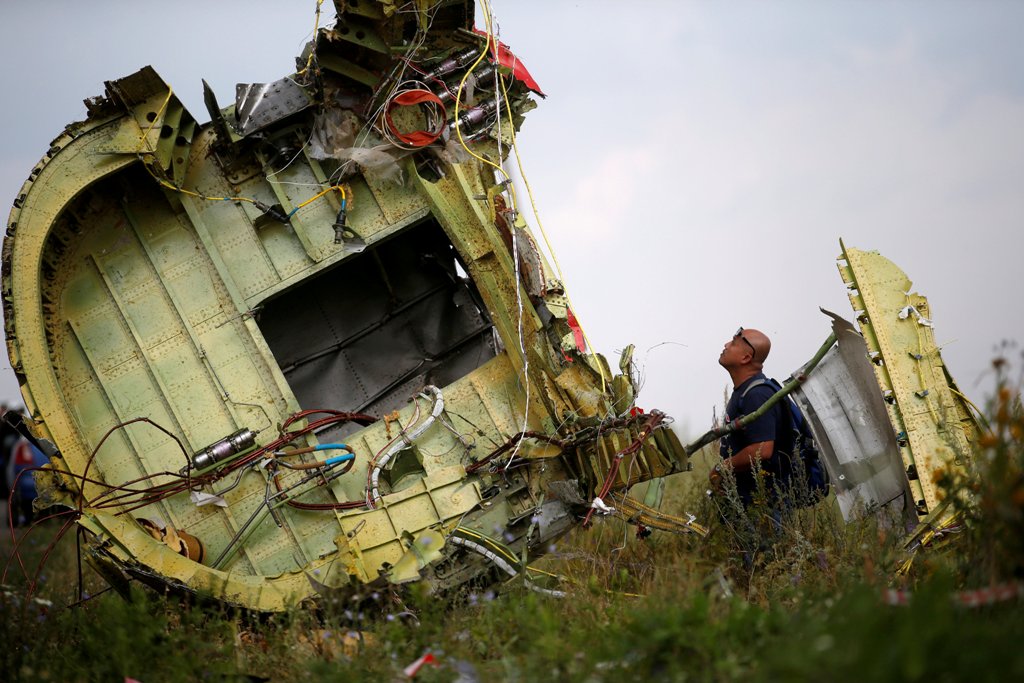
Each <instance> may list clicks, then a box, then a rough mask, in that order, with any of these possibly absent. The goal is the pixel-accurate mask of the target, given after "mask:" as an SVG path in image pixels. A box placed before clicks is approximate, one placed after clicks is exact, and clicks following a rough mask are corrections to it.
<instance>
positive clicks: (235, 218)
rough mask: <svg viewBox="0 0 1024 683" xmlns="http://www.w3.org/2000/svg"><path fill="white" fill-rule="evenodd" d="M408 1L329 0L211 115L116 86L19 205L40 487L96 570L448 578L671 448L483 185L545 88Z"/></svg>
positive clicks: (660, 468)
mask: <svg viewBox="0 0 1024 683" xmlns="http://www.w3.org/2000/svg"><path fill="white" fill-rule="evenodd" d="M416 7H417V9H416V10H415V11H412V10H409V11H405V10H403V11H402V12H396V6H395V5H394V4H393V3H392V2H390V1H389V0H379V1H378V2H362V3H359V4H358V5H357V4H356V3H346V2H341V1H340V0H339V1H338V2H336V9H337V14H338V20H337V23H336V24H335V25H334V26H332V27H328V28H322V29H318V30H317V31H316V32H315V34H314V40H313V42H312V43H310V45H308V46H307V48H306V51H305V52H304V54H303V55H302V56H300V58H299V59H298V60H297V62H298V64H299V66H300V67H301V68H299V69H298V71H296V72H295V73H294V74H292V75H290V76H288V77H286V78H284V79H281V80H278V81H275V82H272V83H269V84H265V85H259V84H256V85H244V84H243V85H240V86H239V88H238V92H237V100H236V103H235V104H234V105H233V106H229V107H226V108H221V107H220V106H219V105H218V104H217V101H216V97H215V96H214V93H213V92H212V91H211V90H210V89H209V87H207V88H206V92H205V101H206V104H207V107H208V109H209V114H210V118H211V120H210V122H209V123H206V124H200V123H198V122H197V121H196V119H195V118H194V117H193V116H192V115H191V114H190V113H189V112H188V111H187V110H186V109H185V108H184V106H183V105H182V104H181V102H180V101H179V100H178V99H177V97H176V96H175V95H174V92H173V91H172V90H171V88H170V87H169V86H167V85H166V84H165V83H164V82H163V81H162V80H161V79H160V77H159V76H158V75H157V74H156V73H155V72H154V71H153V69H151V68H149V67H146V68H144V69H142V70H140V71H138V72H137V73H135V74H132V75H131V76H128V77H126V78H121V79H118V80H114V81H110V82H108V83H107V84H106V93H105V95H104V96H103V97H99V98H95V99H92V100H89V101H87V102H86V105H87V111H88V117H87V119H86V120H85V121H82V122H78V123H73V124H70V125H69V126H68V127H67V128H66V130H65V131H64V132H63V133H62V134H61V135H60V136H59V137H58V138H57V139H56V140H54V142H53V143H52V144H51V147H50V149H49V151H48V152H47V154H46V156H45V157H44V158H43V159H42V161H40V162H39V164H38V165H37V166H36V167H35V168H34V169H33V171H32V173H31V175H30V177H29V180H28V182H26V183H25V185H24V187H23V188H22V190H21V192H20V194H19V196H18V198H17V200H16V201H15V205H14V208H13V210H12V212H11V215H10V220H9V224H8V229H7V236H6V238H5V240H4V247H3V277H2V293H3V305H4V313H5V323H6V333H7V348H8V353H9V355H10V358H11V365H12V367H13V368H14V370H15V372H16V374H17V376H18V379H19V381H20V383H21V389H22V395H23V397H24V400H25V403H26V406H27V409H28V411H29V413H30V415H31V420H32V425H31V426H32V430H33V431H34V433H35V434H36V435H37V436H38V437H39V439H40V440H41V441H42V442H43V446H44V447H45V448H47V450H48V453H49V454H50V456H51V460H52V463H53V467H52V470H51V471H50V472H49V473H48V475H47V476H46V477H40V478H37V479H38V480H39V488H40V489H41V490H42V495H43V497H44V498H45V500H46V501H47V503H48V504H54V503H62V504H64V505H66V506H68V507H69V508H71V509H72V510H74V514H75V515H76V516H77V518H78V523H79V524H80V525H81V526H82V527H83V528H84V529H86V530H88V531H89V532H91V539H92V540H91V542H90V543H89V556H90V557H91V561H92V562H93V563H94V565H95V566H96V567H97V568H98V569H99V570H100V571H101V572H102V573H103V575H104V576H107V577H109V578H110V579H111V581H113V582H115V583H117V582H118V581H119V580H120V579H122V578H124V577H133V578H137V579H140V580H143V581H145V582H148V583H151V584H155V585H158V586H163V587H172V588H176V589H180V590H181V591H184V592H188V593H195V594H198V595H202V596H206V597H210V598H213V599H216V600H220V601H223V602H226V603H230V604H233V605H238V606H241V607H244V608H248V609H253V610H260V611H277V610H284V609H288V608H290V607H292V606H294V605H296V604H299V603H301V602H303V601H304V600H307V599H311V598H314V599H315V598H316V597H317V595H318V594H322V593H323V592H324V591H344V590H348V589H349V588H352V587H359V586H365V585H368V584H373V585H388V584H391V585H395V584H401V583H405V582H409V581H417V580H424V581H427V582H428V583H429V584H430V585H431V586H432V587H433V588H434V589H435V590H437V591H438V592H440V593H447V592H451V591H455V590H457V589H458V588H459V587H461V586H465V585H467V584H469V583H471V582H472V583H474V584H483V583H489V582H495V581H500V580H504V579H506V578H508V576H509V572H508V569H507V568H506V566H505V565H507V567H508V568H512V569H513V571H515V572H516V574H517V575H518V574H520V573H522V567H523V566H525V562H526V559H527V558H531V557H536V556H537V555H539V554H542V553H543V552H544V551H545V550H546V549H547V548H548V546H549V544H550V543H551V541H552V540H554V539H555V538H557V537H559V536H560V535H562V534H564V533H566V532H567V531H568V530H569V529H570V528H572V527H573V526H575V525H577V524H578V523H579V522H580V520H581V518H582V517H583V516H584V515H585V514H588V511H589V510H590V509H592V508H591V501H593V500H594V499H595V498H600V497H601V496H618V495H621V494H623V493H624V492H625V491H626V490H628V488H629V487H630V486H631V485H633V484H634V483H637V482H641V481H646V480H650V479H652V478H655V477H661V476H665V475H667V474H670V473H673V472H678V471H681V470H684V469H686V466H687V459H686V455H685V453H684V451H683V449H682V447H681V445H680V444H679V442H678V440H677V439H676V437H675V435H674V434H673V432H672V431H671V430H670V429H667V428H666V427H667V424H668V420H667V418H666V416H664V415H663V414H661V413H660V412H658V411H651V412H649V413H646V414H645V413H643V412H642V411H639V410H638V409H636V408H635V405H634V400H635V395H636V384H635V382H634V380H633V378H632V377H630V376H629V372H628V363H627V362H625V361H624V363H623V366H624V367H625V368H626V370H625V372H624V376H618V377H613V376H612V373H611V371H610V370H609V368H608V364H607V363H606V362H605V361H604V359H603V358H601V357H600V356H596V355H592V354H589V353H587V349H586V348H585V343H584V342H583V335H582V332H581V330H580V328H579V325H578V323H577V322H576V320H575V317H574V316H573V313H572V311H571V310H570V307H569V302H568V299H567V298H566V296H565V292H564V288H563V285H562V283H561V282H559V281H558V280H557V279H556V278H554V277H553V276H552V275H551V273H552V271H551V269H550V267H549V266H548V265H547V264H546V262H545V260H544V258H543V256H542V255H541V254H540V252H539V250H538V249H536V247H535V246H533V245H534V242H533V239H532V237H531V235H530V232H529V229H528V227H527V225H526V223H525V221H524V219H523V217H522V215H521V214H520V213H519V212H518V211H517V210H516V202H515V197H514V195H512V193H511V192H510V190H509V185H508V183H507V182H505V181H499V180H497V179H496V178H495V171H496V170H500V169H498V165H499V164H500V162H501V159H502V158H503V156H504V155H506V154H507V152H508V149H509V142H511V140H512V139H513V138H512V136H513V135H514V131H515V130H516V129H518V128H519V126H520V125H521V123H522V116H523V114H524V113H525V112H526V111H528V110H529V109H530V108H532V107H533V106H534V102H533V101H532V99H531V94H532V93H537V94H539V93H540V90H539V86H537V84H536V83H535V82H534V81H533V79H532V78H531V77H530V76H529V73H528V72H527V71H526V69H525V67H524V66H523V65H522V62H520V61H519V60H516V59H515V58H514V56H512V54H511V52H510V51H509V50H508V48H507V47H506V46H504V45H502V44H500V43H498V42H497V40H496V39H495V38H494V37H493V36H492V35H489V32H484V33H479V32H473V31H471V30H469V29H470V28H471V26H472V20H473V14H474V7H473V3H471V2H464V1H452V0H441V1H440V2H437V3H433V4H431V5H430V6H429V8H427V7H426V5H424V4H418V5H417V6H416ZM318 9H319V8H318ZM318 17H319V14H318ZM470 89H471V90H472V91H473V92H472V95H470V93H469V90H470ZM499 121H500V125H499ZM640 512H643V511H642V510H641V511H640ZM645 514H649V513H645ZM660 523H661V524H663V525H664V526H671V525H672V524H676V525H677V526H678V523H677V522H674V521H673V520H667V519H662V520H660ZM682 526H683V527H686V526H687V524H683V525H682ZM689 526H690V527H691V528H692V530H694V531H699V529H700V528H699V526H694V525H693V524H692V520H691V523H690V524H689ZM455 539H458V540H455ZM481 549H483V550H481ZM499 560H500V561H499Z"/></svg>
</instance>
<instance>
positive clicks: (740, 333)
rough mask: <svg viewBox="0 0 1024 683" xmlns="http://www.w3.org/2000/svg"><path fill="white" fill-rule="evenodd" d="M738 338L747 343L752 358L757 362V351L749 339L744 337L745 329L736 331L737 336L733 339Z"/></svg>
mask: <svg viewBox="0 0 1024 683" xmlns="http://www.w3.org/2000/svg"><path fill="white" fill-rule="evenodd" d="M736 337H739V338H740V339H742V340H743V341H744V342H745V343H746V345H747V346H749V347H750V357H751V358H752V359H753V360H757V349H755V348H754V345H753V344H751V343H750V340H749V339H747V338H746V337H744V336H743V328H742V327H741V328H739V329H738V330H736V334H734V335H733V338H734V339H735V338H736Z"/></svg>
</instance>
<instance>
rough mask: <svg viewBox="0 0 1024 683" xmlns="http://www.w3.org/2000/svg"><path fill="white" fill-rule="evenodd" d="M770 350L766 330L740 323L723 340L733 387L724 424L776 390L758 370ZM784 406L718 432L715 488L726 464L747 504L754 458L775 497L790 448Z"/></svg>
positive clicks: (786, 474) (723, 361)
mask: <svg viewBox="0 0 1024 683" xmlns="http://www.w3.org/2000/svg"><path fill="white" fill-rule="evenodd" d="M771 349H772V343H771V341H770V340H769V339H768V336H767V335H765V334H764V333H763V332H761V331H759V330H753V329H749V328H742V327H741V328H740V329H738V330H737V331H736V334H734V335H733V336H732V339H730V340H729V341H727V342H726V343H725V347H724V348H723V349H722V354H721V355H720V356H719V357H718V364H719V365H721V366H722V367H723V368H725V369H726V371H727V372H728V373H729V376H730V377H731V378H732V385H733V392H732V396H730V397H729V403H728V405H727V406H726V408H725V421H726V422H727V423H728V422H731V421H732V420H734V419H736V418H737V417H740V416H742V415H749V414H750V413H753V412H754V411H755V410H757V409H758V408H760V407H761V406H762V405H763V404H764V403H765V401H767V400H768V399H769V398H771V396H772V395H773V394H774V393H775V388H774V387H773V386H771V385H770V384H768V383H767V382H766V380H767V377H765V374H764V373H763V372H762V369H763V368H764V362H765V360H766V359H767V358H768V354H769V353H770V352H771ZM786 410H787V406H786V403H785V402H784V401H780V402H778V403H776V404H775V405H774V406H772V408H771V409H770V410H769V411H768V412H767V413H765V414H764V415H762V416H761V417H760V418H758V419H757V420H755V421H754V422H751V423H750V424H749V425H747V426H745V427H744V428H742V429H738V430H736V431H735V432H732V433H731V434H727V435H726V436H724V437H722V442H721V447H720V455H721V457H722V462H721V463H719V464H718V465H716V466H715V468H714V469H712V470H711V474H710V475H709V476H710V479H711V484H712V486H713V487H714V489H715V490H716V491H717V490H719V489H720V486H721V479H722V469H723V468H725V467H731V468H732V470H733V472H734V474H735V476H736V488H737V490H738V492H739V494H740V498H741V499H742V500H743V504H744V505H750V503H751V502H752V500H753V496H754V491H755V482H754V475H753V467H754V462H755V461H760V463H761V469H762V470H763V471H764V473H765V484H766V490H767V493H768V495H769V497H774V494H775V493H776V492H777V490H781V489H783V488H784V487H786V486H787V485H788V484H789V480H790V473H791V471H792V468H791V466H790V458H789V454H790V453H792V452H793V446H794V444H793V430H792V429H791V428H790V426H789V418H788V416H787V415H786V413H785V411H786Z"/></svg>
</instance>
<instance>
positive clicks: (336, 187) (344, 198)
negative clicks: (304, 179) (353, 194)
mask: <svg viewBox="0 0 1024 683" xmlns="http://www.w3.org/2000/svg"><path fill="white" fill-rule="evenodd" d="M331 190H337V191H338V192H340V193H341V199H342V201H346V202H347V201H348V195H347V194H345V188H344V187H342V186H341V185H331V186H330V187H328V188H327V189H326V190H324V191H323V192H320V193H319V194H315V195H313V196H312V197H310V198H309V199H307V200H306V201H304V202H302V203H301V204H297V205H296V206H295V210H296V211H298V210H299V209H301V208H302V207H304V206H306V205H307V204H312V203H313V202H315V201H316V200H318V199H320V198H321V197H323V196H324V195H325V194H327V193H328V192H330V191H331Z"/></svg>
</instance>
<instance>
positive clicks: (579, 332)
mask: <svg viewBox="0 0 1024 683" xmlns="http://www.w3.org/2000/svg"><path fill="white" fill-rule="evenodd" d="M565 321H566V322H567V323H569V329H570V330H572V337H573V339H575V340H576V348H577V349H578V350H579V352H580V353H586V352H587V340H586V339H585V338H584V336H583V328H582V327H580V323H579V321H577V320H576V316H575V315H573V314H572V309H571V308H569V307H568V306H566V307H565Z"/></svg>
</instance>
